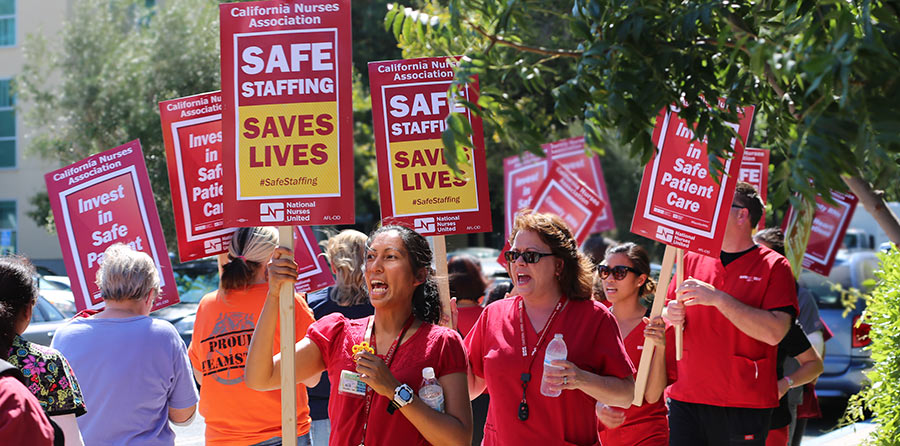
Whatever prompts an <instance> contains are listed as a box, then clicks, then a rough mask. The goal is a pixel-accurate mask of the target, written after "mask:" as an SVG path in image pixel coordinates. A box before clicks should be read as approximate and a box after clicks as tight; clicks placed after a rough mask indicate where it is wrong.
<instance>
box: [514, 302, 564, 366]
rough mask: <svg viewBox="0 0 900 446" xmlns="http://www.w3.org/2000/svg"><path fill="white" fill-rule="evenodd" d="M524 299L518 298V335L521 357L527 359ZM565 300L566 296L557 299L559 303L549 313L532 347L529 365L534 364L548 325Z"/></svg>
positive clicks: (562, 306)
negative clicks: (520, 344)
mask: <svg viewBox="0 0 900 446" xmlns="http://www.w3.org/2000/svg"><path fill="white" fill-rule="evenodd" d="M524 301H525V298H523V297H521V296H520V297H519V333H521V334H522V357H523V358H526V357H528V344H527V342H526V341H525V316H524V314H523V313H524V312H525V303H524ZM566 303H568V302H567V300H566V296H562V297H560V298H559V302H557V303H556V307H555V308H553V312H552V313H550V318H549V319H547V322H546V323H545V324H544V328H542V329H541V332H540V333H539V336H538V341H537V345H535V346H534V350H532V351H531V356H532V359H531V364H533V363H534V355H535V353H537V351H538V349H539V348H541V343H542V342H544V336H545V335H546V334H547V331H549V330H548V328H550V324H552V323H553V319H555V318H556V315H557V314H559V312H560V311H562V309H563V308H564V307H565V306H566ZM528 370H531V366H530V365H529V366H528Z"/></svg>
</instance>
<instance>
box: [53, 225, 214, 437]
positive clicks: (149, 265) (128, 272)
mask: <svg viewBox="0 0 900 446" xmlns="http://www.w3.org/2000/svg"><path fill="white" fill-rule="evenodd" d="M97 285H99V286H100V293H101V294H102V296H103V300H104V301H105V303H106V308H105V309H104V310H103V311H101V312H100V313H97V314H95V315H93V316H91V317H87V318H77V319H74V320H72V321H70V322H69V323H68V324H66V325H64V326H62V327H60V328H59V329H58V330H57V331H56V335H55V336H54V338H53V344H52V347H54V348H56V349H57V350H59V351H60V352H61V353H63V355H65V357H66V358H68V359H69V363H70V364H71V365H72V369H73V370H74V371H75V373H76V374H77V375H78V377H79V379H78V381H79V383H80V384H81V388H82V391H83V393H84V400H85V403H86V404H87V405H88V407H90V411H88V413H87V414H85V415H84V416H82V417H80V418H79V419H78V425H79V427H80V428H81V433H82V435H83V436H84V443H85V444H89V445H119V444H142V445H174V444H175V433H174V432H173V431H172V428H171V427H170V426H169V421H171V422H173V423H175V424H179V425H183V424H187V423H190V421H191V420H192V419H193V417H194V412H195V410H196V408H197V400H198V396H197V389H196V387H195V386H194V380H193V377H192V376H191V369H190V364H189V362H188V357H187V349H186V347H185V345H184V341H182V340H181V337H180V336H178V332H177V331H176V330H175V327H173V326H172V324H170V323H169V322H166V321H163V320H160V319H154V318H150V317H149V316H148V315H149V314H150V310H151V309H152V308H153V302H154V301H155V300H156V297H157V296H158V295H159V274H158V272H157V270H156V265H155V264H154V262H153V259H151V258H150V256H149V255H147V254H145V253H142V252H137V251H134V250H132V249H131V248H129V247H128V246H126V245H123V244H121V243H117V244H115V245H112V246H110V247H109V248H107V249H106V251H105V253H104V259H103V263H102V264H101V265H100V270H99V271H98V272H97Z"/></svg>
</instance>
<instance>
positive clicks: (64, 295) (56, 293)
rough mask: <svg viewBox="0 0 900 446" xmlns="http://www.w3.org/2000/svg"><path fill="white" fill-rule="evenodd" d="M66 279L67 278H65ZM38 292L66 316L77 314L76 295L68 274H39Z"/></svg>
mask: <svg viewBox="0 0 900 446" xmlns="http://www.w3.org/2000/svg"><path fill="white" fill-rule="evenodd" d="M63 279H65V280H63ZM37 282H38V292H39V293H40V295H41V296H43V297H44V298H45V299H47V300H48V301H49V302H50V303H51V304H53V306H55V307H56V309H58V310H59V311H60V312H61V313H62V314H63V315H65V316H66V317H72V315H74V314H75V312H76V311H75V295H74V294H72V288H71V287H70V286H69V278H68V277H66V276H41V275H39V276H37Z"/></svg>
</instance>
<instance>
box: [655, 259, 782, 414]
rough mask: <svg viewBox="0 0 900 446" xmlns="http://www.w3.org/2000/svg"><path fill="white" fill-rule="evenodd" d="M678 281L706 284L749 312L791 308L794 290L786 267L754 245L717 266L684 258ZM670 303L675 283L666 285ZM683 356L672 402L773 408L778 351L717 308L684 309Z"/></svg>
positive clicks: (672, 392) (709, 261) (776, 388)
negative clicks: (740, 303) (732, 298)
mask: <svg viewBox="0 0 900 446" xmlns="http://www.w3.org/2000/svg"><path fill="white" fill-rule="evenodd" d="M684 264H685V267H684V277H686V278H687V277H693V278H695V279H698V280H702V281H704V282H706V283H709V284H712V285H713V286H714V287H716V289H718V290H720V291H724V292H725V293H728V294H729V295H731V296H732V297H734V298H735V299H737V300H739V301H741V302H743V303H744V304H746V305H749V306H751V307H753V308H762V309H765V310H772V309H776V308H785V307H790V308H793V314H795V315H796V314H797V311H798V306H797V287H796V285H795V282H794V276H793V274H791V266H790V264H789V263H788V261H787V259H785V258H784V257H783V256H781V255H780V254H778V253H776V252H775V251H772V250H771V249H769V248H766V247H764V246H759V247H757V248H756V249H753V250H751V251H749V252H747V253H746V254H744V255H742V256H740V257H739V258H737V259H736V260H734V261H732V262H731V263H729V264H728V265H727V266H723V265H722V262H721V261H720V260H719V259H718V258H712V257H707V256H703V255H700V254H696V253H686V254H685V256H684ZM668 298H669V299H674V298H675V281H674V280H673V281H672V283H671V284H670V286H669V294H668ZM686 312H687V313H686V316H685V317H686V318H685V326H684V354H683V356H682V359H681V361H678V381H676V382H675V384H673V385H672V387H671V389H670V392H669V396H670V397H671V398H672V399H675V400H678V401H683V402H688V403H697V404H708V405H713V406H722V407H744V408H754V409H764V408H769V407H776V406H778V383H777V381H778V379H777V377H776V376H775V363H776V362H777V353H778V347H777V346H774V345H768V344H766V343H764V342H762V341H757V340H756V339H753V338H751V337H750V336H748V335H746V334H744V332H742V331H740V330H738V329H737V327H735V326H734V324H732V323H731V322H730V321H729V320H728V319H726V318H725V316H723V315H722V313H720V312H719V310H718V309H716V308H715V307H711V306H702V305H695V306H690V307H687V308H686Z"/></svg>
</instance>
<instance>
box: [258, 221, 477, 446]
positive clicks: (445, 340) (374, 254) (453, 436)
mask: <svg viewBox="0 0 900 446" xmlns="http://www.w3.org/2000/svg"><path fill="white" fill-rule="evenodd" d="M289 252H290V251H289V250H286V249H284V248H278V249H276V251H275V253H276V257H282V258H279V259H276V260H273V261H272V264H271V265H270V266H269V284H270V286H269V296H268V299H267V300H266V305H265V308H264V309H263V314H262V316H260V320H259V325H258V326H257V327H256V331H255V332H254V333H253V340H252V343H251V347H250V356H249V359H248V364H247V384H248V385H249V386H251V387H253V388H255V389H259V390H269V389H275V388H278V387H279V385H280V382H281V371H280V367H281V358H280V357H279V356H276V357H273V356H272V355H271V352H269V351H266V350H265V349H264V348H260V349H257V345H259V346H266V345H268V344H270V343H271V342H272V339H273V338H274V334H275V329H276V322H277V321H276V319H277V315H278V298H279V297H278V290H280V289H281V286H282V285H284V284H293V283H294V282H295V281H296V279H297V265H296V264H295V263H294V262H293V261H292V260H290V259H289V258H283V257H285V256H283V255H281V254H282V253H284V254H287V253H289ZM287 257H290V256H287ZM431 261H432V254H431V249H430V248H429V247H428V242H427V241H426V240H425V238H424V237H422V236H421V235H419V234H418V233H416V232H415V231H413V230H412V229H409V228H407V227H403V226H383V227H381V228H379V229H377V230H376V231H375V232H373V233H372V234H371V235H370V236H369V239H368V241H367V243H366V251H365V267H364V273H365V279H366V285H367V286H368V289H369V299H370V300H371V302H372V305H373V306H374V307H375V315H374V316H372V317H367V318H363V319H347V318H346V317H345V316H343V315H341V314H339V313H334V314H330V315H328V316H326V317H324V318H322V319H320V320H319V321H317V322H316V323H314V324H313V325H312V326H311V327H310V328H309V332H308V333H307V335H306V338H304V339H303V340H301V341H300V342H298V343H297V345H296V347H295V353H294V359H295V364H296V370H297V379H298V380H301V379H304V378H307V377H310V376H316V375H318V374H319V373H321V372H322V371H323V370H327V371H328V375H329V376H331V377H332V380H333V381H337V380H340V382H339V383H338V385H335V386H332V387H331V398H330V401H329V406H328V414H329V418H330V419H331V423H332V425H334V426H335V429H333V430H332V433H331V440H330V444H331V445H341V446H357V445H359V444H366V445H398V444H399V445H405V446H412V445H425V444H432V445H459V444H468V443H470V442H471V438H472V409H471V406H470V404H469V397H468V394H467V392H466V356H465V351H464V350H463V346H462V338H461V337H460V336H459V333H457V332H456V331H455V330H451V329H449V328H445V327H441V326H438V325H436V324H437V323H438V321H439V320H440V319H441V305H440V298H439V297H438V292H437V286H436V284H435V281H434V272H433V271H432V268H431ZM424 368H431V369H433V373H434V377H435V378H436V379H437V381H438V383H439V384H440V385H441V387H442V389H443V404H436V406H438V407H436V408H432V407H430V406H429V405H428V404H426V403H425V402H424V401H423V400H422V399H420V398H419V397H418V396H417V395H418V391H419V387H420V386H421V383H422V377H423V369H424Z"/></svg>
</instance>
